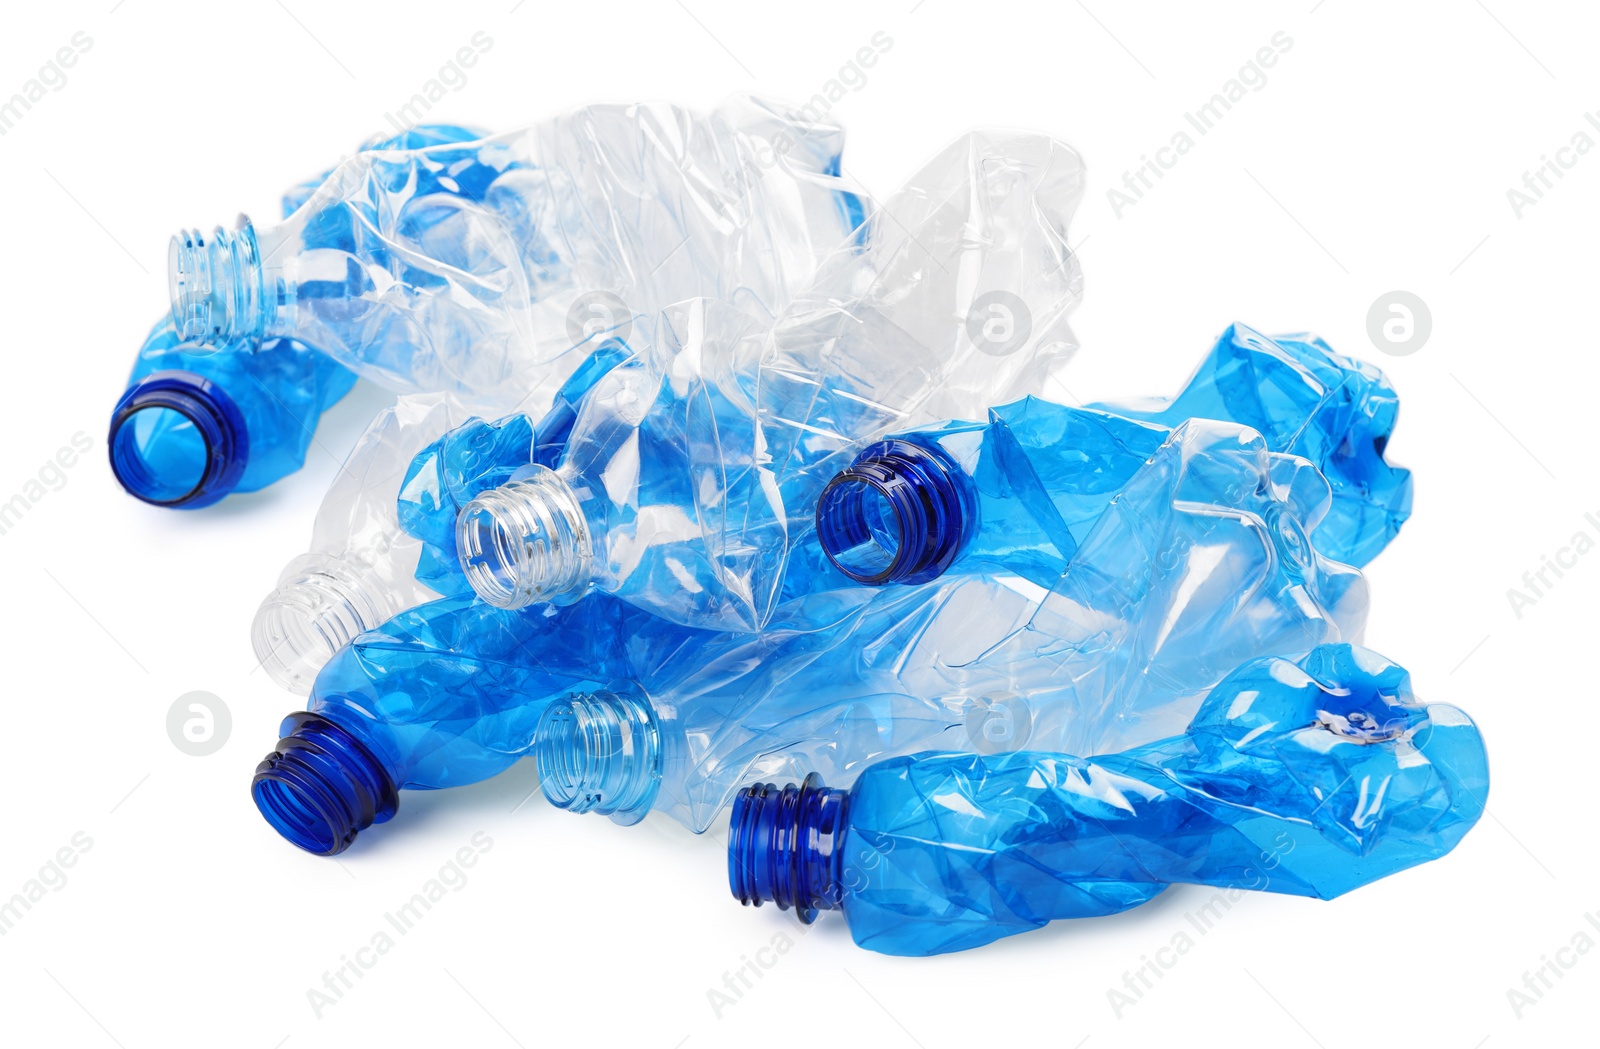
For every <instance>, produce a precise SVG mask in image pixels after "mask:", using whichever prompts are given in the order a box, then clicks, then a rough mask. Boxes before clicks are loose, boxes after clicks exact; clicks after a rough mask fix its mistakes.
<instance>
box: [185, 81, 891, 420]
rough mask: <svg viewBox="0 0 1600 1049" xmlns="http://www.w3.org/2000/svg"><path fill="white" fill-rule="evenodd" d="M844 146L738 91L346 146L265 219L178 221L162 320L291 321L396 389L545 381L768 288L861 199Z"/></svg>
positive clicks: (774, 297) (285, 327)
mask: <svg viewBox="0 0 1600 1049" xmlns="http://www.w3.org/2000/svg"><path fill="white" fill-rule="evenodd" d="M842 142H843V134H842V132H841V131H840V130H839V129H838V128H837V127H833V126H830V125H824V124H817V123H801V122H800V121H798V120H796V119H793V118H789V117H785V116H783V115H781V114H780V113H779V112H778V110H777V109H776V108H774V107H773V106H772V105H770V104H768V103H765V102H762V101H760V100H756V99H751V98H740V99H735V100H733V101H731V102H729V103H727V104H726V105H724V106H723V107H721V108H720V109H718V110H716V111H714V112H713V113H711V114H710V115H708V116H702V115H697V114H693V113H690V112H688V111H686V110H683V109H679V108H676V107H671V106H666V105H630V106H622V105H602V106H591V107H588V108H585V109H580V110H578V111H576V112H574V113H572V114H570V115H568V116H564V117H560V118H557V119H553V120H549V121H546V122H544V123H541V124H538V125H535V126H533V127H529V128H526V129H524V130H520V131H514V132H510V133H506V134H501V135H494V136H490V137H486V138H483V139H479V140H475V141H472V142H466V143H444V144H440V145H434V146H430V147H427V148H423V149H393V150H378V151H367V152H363V153H360V154H358V155H357V156H355V157H353V158H352V159H350V160H349V161H346V162H345V163H344V164H343V165H341V166H340V167H339V168H337V169H336V170H335V171H334V172H333V174H332V175H331V176H330V177H329V178H328V180H327V181H326V182H324V183H323V184H322V185H321V186H320V187H319V188H318V189H317V190H316V191H315V192H314V193H313V194H312V195H311V196H310V197H309V198H308V199H307V201H306V202H305V204H304V206H303V207H301V208H300V209H299V210H297V211H296V212H295V213H294V214H293V215H292V216H290V217H289V218H288V219H287V220H286V221H285V222H284V223H283V224H282V225H279V226H277V227H274V228H270V229H258V228H256V227H255V226H254V225H253V224H251V223H250V222H249V220H248V219H241V222H240V224H239V226H238V228H237V229H234V230H223V229H221V228H218V229H217V230H216V231H215V232H214V233H213V234H211V235H210V236H209V237H208V236H206V235H202V234H201V233H199V232H198V231H191V232H186V233H182V234H179V235H178V236H176V237H174V238H173V241H172V246H171V250H170V252H169V262H170V267H169V268H170V276H171V291H172V299H173V318H174V321H175V323H176V325H177V327H178V329H179V331H180V333H181V334H182V335H183V336H184V337H186V338H210V339H231V338H238V337H247V336H255V337H276V336H285V337H291V338H295V339H299V340H301V341H303V342H306V343H308V344H310V345H313V346H317V347H319V348H321V349H322V350H323V351H324V352H326V353H328V354H330V355H331V356H333V357H334V358H335V359H337V360H338V361H339V362H340V363H342V364H344V365H345V366H346V367H348V368H350V369H352V370H353V371H355V372H356V373H357V374H359V375H361V376H363V377H364V378H369V379H372V380H373V381H375V382H378V383H380V384H382V385H385V386H388V387H390V388H392V389H396V390H400V391H419V390H420V391H427V390H453V391H457V392H461V393H465V394H468V395H482V394H485V393H488V392H490V391H498V392H501V393H504V391H505V388H506V387H507V385H508V384H510V385H519V386H522V387H523V388H522V389H521V391H520V393H521V394H526V393H527V392H528V389H527V385H528V384H530V383H539V384H544V385H545V387H546V388H547V389H548V388H551V387H553V386H555V385H559V384H560V383H561V382H562V381H564V380H565V378H566V377H567V375H568V374H570V373H571V372H572V371H573V370H574V369H575V368H576V367H577V366H578V364H580V363H581V362H582V360H583V359H584V358H585V357H586V356H587V354H588V352H589V350H590V349H591V348H592V347H593V345H594V344H595V343H597V342H598V341H601V340H603V339H604V338H605V337H607V336H610V335H613V334H614V335H616V337H619V338H625V337H626V336H627V334H628V333H627V330H626V329H628V328H630V327H636V326H639V325H648V324H649V323H650V322H651V321H652V320H653V318H654V316H655V314H656V312H657V311H658V310H660V309H662V308H663V307H665V306H667V305H669V304H670V303H673V302H676V301H678V300H680V299H684V298H688V297H691V296H695V295H714V296H716V297H718V298H722V299H725V300H728V301H731V302H736V303H740V304H744V303H746V302H749V303H750V304H752V306H754V305H755V304H767V305H768V308H771V304H773V303H776V302H781V301H783V300H786V299H787V297H788V295H789V294H790V292H791V290H792V288H791V282H796V281H804V280H806V279H808V278H809V277H810V275H811V273H812V272H813V270H814V269H815V266H816V260H817V259H818V258H819V257H820V256H821V255H822V254H823V253H824V252H826V251H827V250H829V249H831V248H832V247H833V246H834V244H836V243H837V242H838V241H839V240H841V239H843V238H844V236H845V234H846V233H847V232H848V231H849V230H851V229H853V228H855V226H857V225H858V224H859V223H860V221H861V219H862V217H863V215H864V212H865V209H866V204H865V201H864V199H863V198H862V197H861V196H860V195H858V194H856V193H855V192H853V191H852V190H851V189H850V188H849V187H848V186H847V185H846V184H845V183H844V182H843V181H842V180H841V179H840V178H839V177H838V170H839V153H840V149H841V147H842Z"/></svg>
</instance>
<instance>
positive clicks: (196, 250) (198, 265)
mask: <svg viewBox="0 0 1600 1049" xmlns="http://www.w3.org/2000/svg"><path fill="white" fill-rule="evenodd" d="M261 270H262V267H261V253H260V248H259V245H258V243H257V241H256V231H255V227H254V226H253V225H251V223H250V220H249V219H248V218H246V217H245V216H243V215H240V216H239V221H238V226H237V228H236V229H234V230H225V229H223V228H222V227H221V226H218V227H217V228H216V229H215V230H213V231H212V232H211V234H210V236H207V235H205V234H203V233H201V232H200V231H199V230H197V229H195V230H182V231H180V232H179V233H178V234H176V235H175V236H174V237H173V238H172V240H171V242H170V243H169V244H168V246H167V287H168V290H169V291H170V293H171V295H172V321H173V324H174V325H175V326H176V327H177V329H178V335H179V337H180V338H182V339H184V340H185V341H201V342H225V341H229V340H232V339H239V338H260V337H261V336H262V335H263V334H265V332H266V327H267V312H268V302H267V296H266V287H265V284H264V282H263V277H262V272H261Z"/></svg>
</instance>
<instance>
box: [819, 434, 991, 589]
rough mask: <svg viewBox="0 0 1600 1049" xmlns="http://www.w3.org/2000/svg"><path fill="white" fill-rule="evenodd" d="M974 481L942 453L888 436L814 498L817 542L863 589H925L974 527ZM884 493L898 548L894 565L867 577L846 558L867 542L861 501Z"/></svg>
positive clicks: (935, 448) (931, 447)
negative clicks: (905, 586)
mask: <svg viewBox="0 0 1600 1049" xmlns="http://www.w3.org/2000/svg"><path fill="white" fill-rule="evenodd" d="M970 488H971V479H970V478H968V477H967V475H966V473H965V472H964V471H962V469H961V468H960V467H959V466H957V465H956V463H955V461H954V460H952V459H951V458H950V456H949V455H948V454H947V453H946V452H945V451H944V450H943V449H940V448H937V447H934V446H930V445H926V444H922V443H921V442H918V441H911V440H905V439H902V438H891V439H889V440H886V441H880V442H878V443H877V444H873V445H870V446H868V447H867V448H865V449H863V450H862V451H861V453H860V454H859V455H857V456H856V458H855V461H854V462H852V463H851V464H850V465H849V466H847V467H846V468H845V469H843V470H841V471H839V473H838V474H836V475H835V476H834V477H833V479H832V480H830V481H829V482H828V484H827V486H826V487H824V488H823V490H822V495H821V496H820V497H819V498H818V499H817V541H818V542H819V543H820V544H821V545H822V552H823V553H824V554H826V555H827V558H828V560H829V561H830V562H831V563H832V564H833V566H834V567H835V568H837V569H838V570H839V571H840V572H843V573H844V574H845V575H846V576H848V577H849V578H850V579H852V580H854V581H855V582H857V583H861V584H862V585H864V586H882V585H883V584H885V583H906V584H915V583H924V582H927V581H928V580H930V579H935V578H937V577H938V576H940V575H942V574H943V573H944V571H945V569H947V568H949V567H950V564H951V562H953V561H954V560H955V559H956V558H957V557H958V556H959V555H960V553H961V551H962V549H963V548H964V547H965V546H966V541H967V537H968V536H969V535H970V534H971V533H972V531H973V530H974V529H975V528H976V526H977V521H976V517H977V500H976V499H975V498H974V497H973V495H972V492H971V491H970ZM868 492H877V493H878V494H881V495H882V496H883V497H884V498H885V499H886V500H888V502H889V505H890V506H891V507H892V508H893V510H894V516H895V526H896V529H897V531H898V533H899V544H898V546H897V547H896V549H895V552H894V556H893V558H891V560H890V561H889V563H888V564H887V565H886V566H884V567H883V568H882V569H881V570H879V571H876V572H866V571H862V570H860V569H858V568H855V567H852V566H850V565H848V564H847V563H845V562H844V560H843V555H844V553H845V552H846V551H848V550H850V549H852V548H854V547H855V546H857V545H858V544H860V543H861V542H863V541H865V540H866V539H867V538H868V536H867V532H866V526H865V524H864V521H863V500H864V499H865V497H866V495H867V493H868Z"/></svg>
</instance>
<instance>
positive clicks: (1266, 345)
mask: <svg viewBox="0 0 1600 1049" xmlns="http://www.w3.org/2000/svg"><path fill="white" fill-rule="evenodd" d="M1089 407H1092V408H1100V409H1102V410H1105V411H1109V412H1114V413H1116V414H1119V415H1125V416H1128V417H1130V418H1137V419H1145V420H1148V421H1151V422H1156V423H1160V424H1161V425H1164V426H1176V425H1178V424H1179V423H1181V422H1182V421H1183V420H1185V419H1191V418H1196V417H1199V418H1209V419H1229V420H1232V421H1234V422H1238V423H1243V424H1244V425H1246V426H1250V427H1253V428H1254V429H1256V430H1259V431H1260V432H1261V433H1262V434H1263V435H1265V437H1266V438H1267V443H1268V445H1269V446H1270V447H1271V448H1273V449H1274V450H1276V451H1283V452H1291V453H1293V454H1295V455H1299V456H1302V457H1304V458H1306V459H1309V460H1311V462H1313V463H1314V464H1316V466H1317V468H1318V469H1319V470H1321V471H1322V473H1323V475H1324V476H1325V477H1327V479H1328V483H1329V484H1330V485H1331V486H1332V489H1333V503H1332V505H1331V506H1330V508H1329V510H1328V513H1327V515H1326V516H1325V517H1324V518H1323V521H1322V523H1321V524H1320V525H1319V526H1318V528H1317V533H1316V536H1315V538H1316V541H1317V545H1318V547H1319V548H1320V549H1321V550H1322V551H1323V552H1324V553H1325V554H1326V555H1327V556H1328V557H1331V558H1333V559H1334V560H1336V561H1343V562H1344V563H1346V564H1350V565H1355V566H1357V567H1360V566H1362V565H1365V564H1366V563H1367V562H1368V561H1370V560H1372V558H1374V557H1376V556H1377V554H1378V553H1379V552H1380V551H1382V550H1383V548H1384V547H1385V546H1386V545H1387V544H1388V543H1389V541H1390V540H1391V539H1393V538H1394V537H1395V535H1396V534H1397V533H1398V532H1399V530H1400V526H1401V525H1402V524H1404V523H1405V520H1406V518H1407V517H1409V516H1410V515H1411V490H1412V484H1411V473H1410V471H1409V470H1406V469H1403V468H1401V467H1398V466H1393V465H1391V464H1390V463H1389V462H1387V461H1386V460H1385V458H1384V454H1385V451H1386V450H1387V447H1388V443H1389V437H1390V435H1391V434H1392V433H1393V432H1394V425H1395V421H1396V419H1397V417H1398V415H1399V399H1398V397H1397V396H1396V395H1395V392H1394V387H1393V386H1391V385H1390V383H1389V380H1388V379H1387V378H1386V377H1385V376H1384V374H1383V372H1381V371H1379V370H1378V369H1377V368H1376V367H1374V366H1373V365H1370V364H1367V363H1365V362H1363V361H1358V360H1355V359H1353V358H1350V357H1343V356H1340V355H1339V354H1336V353H1334V352H1333V350H1332V348H1331V347H1329V346H1328V344H1327V343H1326V342H1323V341H1322V340H1321V339H1320V338H1318V337H1316V336H1315V335H1278V336H1271V337H1268V336H1265V335H1262V334H1261V333H1260V332H1256V331H1252V330H1251V329H1249V328H1247V327H1245V326H1244V325H1241V324H1235V325H1232V326H1231V327H1229V328H1228V330H1227V331H1225V332H1223V333H1222V336H1221V338H1219V339H1218V340H1217V344H1216V346H1215V347H1213V348H1212V351H1211V353H1210V354H1209V355H1208V356H1207V357H1206V359H1205V360H1204V361H1202V362H1201V364H1200V366H1199V367H1198V368H1197V369H1196V370H1195V373H1194V374H1193V375H1192V376H1191V377H1190V378H1189V381H1188V382H1187V383H1186V384H1185V385H1184V388H1183V390H1182V392H1180V393H1179V394H1178V395H1177V396H1176V397H1173V398H1170V399H1160V400H1152V401H1147V402H1110V403H1106V404H1097V405H1090V406H1089Z"/></svg>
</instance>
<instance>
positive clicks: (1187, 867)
mask: <svg viewBox="0 0 1600 1049" xmlns="http://www.w3.org/2000/svg"><path fill="white" fill-rule="evenodd" d="M1488 785H1489V783H1488V765H1487V759H1486V757H1485V752H1484V749H1483V741H1482V738H1481V737H1480V736H1479V734H1478V731H1477V729H1476V727H1475V726H1474V725H1473V723H1472V721H1471V719H1470V718H1468V717H1467V716H1466V715H1465V714H1464V713H1462V712H1461V711H1460V710H1458V709H1456V708H1454V707H1450V706H1446V705H1423V704H1420V703H1417V702H1416V701H1415V700H1414V699H1413V697H1412V696H1411V693H1410V688H1409V682H1408V679H1407V675H1406V674H1405V672H1404V671H1403V670H1401V669H1400V668H1398V667H1396V666H1394V665H1393V664H1391V663H1389V662H1388V661H1387V660H1384V659H1383V658H1382V657H1380V656H1377V655H1375V654H1374V653H1371V652H1367V651H1366V650H1363V649H1358V648H1354V647H1353V646H1349V645H1329V646H1323V647H1319V648H1317V649H1314V650H1313V651H1312V652H1311V653H1310V654H1309V655H1307V656H1306V657H1304V658H1302V659H1301V660H1299V661H1298V662H1293V661H1290V660H1287V659H1282V658H1276V657H1269V658H1265V659H1260V660H1256V661H1253V662H1251V663H1247V664H1245V665H1244V666H1241V667H1240V668H1238V669H1237V670H1236V671H1235V672H1234V673H1233V674H1231V675H1229V676H1228V677H1227V678H1226V679H1224V680H1223V681H1222V682H1221V683H1219V684H1218V686H1217V687H1216V688H1215V689H1214V690H1212V693H1211V695H1210V696H1209V697H1208V698H1207V699H1206V701H1205V703H1204V704H1203V705H1202V707H1201V708H1200V710H1199V711H1198V712H1197V714H1196V716H1195V718H1194V720H1193V722H1192V724H1191V725H1190V726H1189V728H1188V731H1187V732H1186V733H1185V734H1183V735H1181V736H1177V737H1173V738H1170V739H1167V740H1162V741H1159V742H1156V743H1153V744H1150V745H1147V746H1145V747H1140V748H1136V749H1133V750H1129V751H1126V752H1124V753H1120V754H1113V755H1107V756H1103V757H1097V758H1090V759H1083V758H1078V757H1073V756H1069V755H1067V754H1057V753H1045V752H1037V751H1034V752H1018V753H1010V754H1000V755H992V756H981V755H970V754H936V753H935V754H926V755H916V756H911V757H903V758H897V759H895V760H892V761H888V762H884V763H882V764H879V765H875V766H873V767H872V768H870V769H868V770H866V771H865V772H863V773H862V775H861V776H860V778H859V779H858V780H857V781H856V783H855V785H854V786H853V787H852V788H851V789H850V790H849V792H848V794H844V793H843V792H838V791H831V792H830V791H827V790H826V789H825V788H823V787H822V785H821V783H820V782H817V781H816V780H812V781H809V782H808V783H807V784H806V785H805V787H804V788H802V789H801V790H800V791H795V790H794V788H790V790H789V791H788V792H782V793H785V794H788V795H789V796H788V797H787V798H784V797H781V796H780V792H775V791H774V790H773V788H771V787H770V786H769V787H765V788H752V790H750V791H748V792H746V794H745V795H743V796H741V799H740V802H739V805H738V806H737V807H736V809H735V812H734V817H733V818H734V826H733V833H732V834H731V835H730V856H729V876H730V883H731V885H732V887H733V890H734V893H735V895H737V896H739V897H740V898H741V899H742V900H744V901H745V902H756V903H759V902H761V901H763V900H766V899H777V900H778V902H780V904H781V905H785V906H790V907H795V908H796V909H797V910H798V911H799V912H800V914H801V916H802V917H806V918H809V917H812V916H814V915H815V913H816V911H817V910H818V909H838V910H840V911H842V912H843V914H844V916H845V918H846V920H847V921H848V922H849V923H850V931H851V935H852V936H853V937H854V938H855V940H856V942H857V943H858V944H860V945H862V946H864V947H868V948H871V949H873V950H879V951H883V952H885V953H890V954H908V955H925V954H938V953H943V952H946V951H955V950H963V949H966V948H970V947H975V946H979V945H981V944H984V943H988V942H991V941H993V940H995V939H998V938H1000V937H1003V936H1008V935H1012V934H1015V933H1018V932H1026V931H1028V930H1030V929H1034V928H1038V927H1040V926H1042V925H1044V924H1046V923H1047V922H1049V921H1052V920H1055V919H1058V918H1071V917H1084V916H1087V915H1090V914H1094V913H1101V912H1102V911H1101V910H1100V909H1098V908H1099V906H1100V904H1102V903H1105V904H1112V905H1113V906H1107V907H1106V908H1105V910H1107V911H1108V910H1114V909H1119V908H1117V907H1115V906H1114V904H1115V903H1116V902H1118V901H1117V900H1116V899H1112V900H1106V899H1105V895H1106V892H1107V889H1108V887H1122V886H1137V885H1139V884H1141V883H1143V884H1145V885H1146V886H1151V887H1160V886H1163V885H1164V884H1166V883H1174V882H1182V883H1193V884H1201V885H1211V886H1216V887H1219V888H1224V889H1251V890H1259V891H1269V892H1279V893H1288V894H1292V895H1300V896H1311V897H1316V898H1321V899H1329V898H1332V897H1334V896H1338V895H1340V894H1342V893H1344V892H1348V891H1350V890H1351V889H1353V888H1356V887H1359V886H1361V885H1365V884H1367V883H1369V882H1371V881H1374V880H1376V879H1378V878H1381V877H1385V876H1387V875H1389V874H1392V873H1394V872H1396V871H1399V870H1403V869H1405V868H1407V867H1411V866H1415V865H1417V864H1419V863H1423V862H1427V861H1428V860H1431V859H1435V858H1437V857H1439V856H1442V855H1444V854H1445V853H1447V852H1449V851H1450V849H1452V848H1453V847H1454V846H1455V845H1456V843H1457V842H1459V841H1460V840H1461V838H1462V837H1463V836H1464V835H1465V834H1466V832H1467V831H1468V830H1470V829H1471V827H1472V826H1473V824H1474V823H1475V822H1476V821H1477V819H1478V817H1479V816H1480V815H1481V813H1482V811H1483V803H1484V799H1485V797H1486V796H1487V792H1488ZM802 794H804V795H805V796H804V797H801V796H800V795H802ZM827 795H831V797H827V804H828V806H830V807H829V808H827V809H826V810H825V808H824V805H823V803H822V802H821V801H820V800H819V797H822V796H827ZM780 810H781V811H780ZM813 826H816V827H820V828H822V830H823V831H825V833H819V832H818V831H815V830H813V829H812V827H813ZM812 843H816V844H812ZM789 872H798V873H789ZM775 890H778V891H775ZM1133 902H1137V901H1133Z"/></svg>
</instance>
